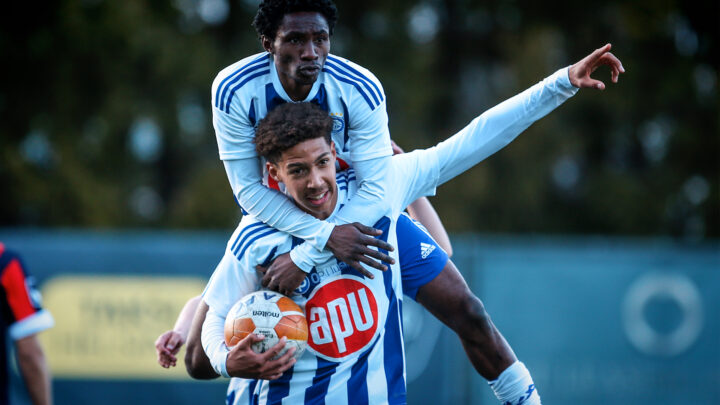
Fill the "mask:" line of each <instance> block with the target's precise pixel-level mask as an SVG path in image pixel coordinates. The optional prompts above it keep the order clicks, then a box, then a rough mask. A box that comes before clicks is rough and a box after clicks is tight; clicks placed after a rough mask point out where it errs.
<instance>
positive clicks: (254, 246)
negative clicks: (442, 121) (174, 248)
mask: <svg viewBox="0 0 720 405" xmlns="http://www.w3.org/2000/svg"><path fill="white" fill-rule="evenodd" d="M609 49H610V45H609V44H608V45H606V46H605V47H603V48H600V49H598V50H596V51H595V52H593V53H592V54H591V55H589V56H588V57H586V58H584V59H583V60H581V61H580V62H578V63H576V64H575V65H573V66H571V67H569V68H564V69H560V70H558V71H557V72H556V73H555V74H553V75H551V76H550V77H548V78H546V79H545V80H543V81H542V82H540V83H538V84H536V85H534V86H532V87H531V88H529V89H528V90H526V91H524V92H522V93H521V94H519V95H517V96H515V97H512V98H511V99H509V100H506V101H505V102H503V103H501V104H499V105H497V106H495V107H493V108H491V109H490V110H488V111H486V112H485V113H483V114H482V115H480V116H479V117H477V118H476V119H474V120H473V121H472V122H471V123H470V124H469V125H468V126H466V127H465V128H464V129H463V130H461V131H460V132H458V133H457V134H455V135H453V136H452V137H451V138H449V139H448V140H446V141H444V142H441V143H440V144H438V145H436V146H434V147H432V148H429V149H426V150H418V151H414V152H411V153H408V154H403V155H400V156H395V157H393V158H392V159H391V161H390V165H389V166H388V169H389V170H388V181H389V182H391V183H392V184H393V187H392V189H390V190H388V193H387V195H386V196H385V197H386V199H387V201H388V203H389V204H390V207H391V212H390V214H389V216H383V217H382V218H381V219H380V220H379V221H377V222H376V223H375V224H374V225H373V226H375V227H377V228H381V229H383V230H384V231H385V232H384V233H383V235H382V238H383V239H386V240H388V241H389V242H391V243H397V244H398V245H399V244H400V241H401V240H402V239H404V238H405V235H404V234H403V233H402V230H401V228H400V226H399V224H400V221H401V219H402V218H403V215H402V214H401V211H402V210H403V209H404V207H405V206H407V205H408V204H409V203H410V202H412V201H413V200H415V199H417V198H418V197H421V196H425V195H432V194H434V193H435V189H436V187H438V186H439V185H441V184H443V183H445V182H447V181H449V180H451V179H452V178H454V177H455V176H457V175H459V174H460V173H462V172H464V171H465V170H467V169H469V168H470V167H472V166H474V165H475V164H477V163H478V162H480V161H482V160H483V159H485V158H486V157H487V156H489V155H491V154H492V153H494V152H496V151H497V150H499V149H501V148H502V147H504V146H505V145H507V144H508V143H510V142H512V140H513V139H515V137H516V136H517V135H518V134H519V133H521V132H522V131H523V130H525V128H527V127H528V126H529V125H531V124H532V123H533V122H534V121H536V120H538V119H540V118H542V117H543V116H544V115H546V114H548V113H549V112H550V111H552V110H553V109H555V108H556V107H557V106H559V105H560V104H562V103H563V102H565V101H566V100H567V99H568V98H570V97H572V96H573V95H574V94H575V93H576V92H577V89H578V88H579V87H591V88H602V87H604V85H603V84H602V83H600V82H598V81H596V80H594V79H591V78H590V73H591V72H593V71H594V70H595V69H596V68H597V67H598V66H599V65H602V64H607V65H610V67H611V69H612V77H613V81H616V80H617V76H618V75H619V73H620V72H622V71H623V68H622V65H621V64H620V61H619V60H617V58H615V57H614V56H613V55H612V54H610V53H609V52H608V51H609ZM330 122H331V118H329V117H328V116H326V115H325V114H323V113H322V112H321V111H320V110H319V109H318V108H317V107H316V106H313V105H312V104H309V103H300V104H288V105H283V106H281V107H278V108H277V109H275V110H274V111H272V112H271V113H270V114H269V115H268V117H266V118H265V119H264V120H262V121H261V122H260V124H259V126H258V129H257V133H256V140H257V141H256V149H257V152H258V153H260V154H262V155H263V156H264V157H265V158H266V159H267V160H268V162H267V163H266V167H267V170H268V173H269V175H270V176H271V177H272V178H273V179H274V180H275V181H277V182H281V183H283V184H284V185H285V186H286V188H287V193H288V195H289V196H291V197H292V200H293V202H294V203H295V205H296V206H297V207H298V208H300V209H301V210H303V211H304V212H307V213H308V214H310V215H313V216H314V217H316V218H320V219H325V218H329V217H331V216H333V215H336V214H337V212H338V210H340V209H342V207H343V205H344V204H347V202H348V201H350V200H352V198H354V197H353V195H354V193H355V192H356V188H357V182H356V181H354V179H351V176H352V174H348V172H347V171H346V172H341V173H337V172H336V170H335V165H334V162H335V159H336V155H337V152H336V150H337V146H336V145H335V144H333V143H331V142H329V141H328V137H327V133H323V132H319V131H327V129H328V128H330ZM288 123H289V124H290V125H288ZM271 156H272V158H271ZM320 197H321V198H320ZM266 228H267V225H264V224H262V223H260V222H258V221H257V220H256V219H254V218H252V217H245V218H243V220H242V222H241V224H240V225H239V226H238V228H237V229H236V231H235V233H234V234H233V236H232V237H231V239H230V240H229V241H228V245H227V249H226V253H225V256H224V257H223V259H222V261H221V262H220V264H219V265H218V267H217V268H216V270H215V272H214V273H213V276H212V277H211V279H210V281H209V283H208V286H207V287H206V289H205V291H204V293H203V300H204V301H205V302H206V303H207V305H208V306H209V308H210V309H209V310H208V312H207V316H206V319H205V322H204V325H203V327H202V345H203V348H204V349H205V352H206V353H207V355H208V358H209V359H210V363H211V364H212V366H213V368H214V369H215V371H216V372H217V373H219V374H222V375H223V376H226V377H228V376H234V377H243V378H247V377H248V368H247V367H248V362H247V358H248V357H249V356H250V357H252V354H251V353H252V351H251V350H250V347H249V345H250V343H251V342H252V341H253V339H255V340H257V339H260V338H259V337H252V335H250V336H248V337H247V338H245V339H244V342H245V343H244V344H243V342H241V344H238V345H236V346H234V347H233V348H228V347H227V346H226V345H225V343H224V327H223V325H224V323H225V314H227V312H228V309H229V308H230V307H231V306H232V305H233V304H234V303H235V302H237V301H238V300H239V299H240V298H242V297H243V296H244V295H246V294H248V293H250V292H252V291H257V290H259V289H260V288H261V284H260V281H261V280H260V277H259V276H258V273H257V272H256V271H255V270H254V268H256V266H258V265H260V266H262V265H265V263H266V262H267V261H269V260H272V259H273V258H274V257H276V256H277V255H278V254H282V252H285V251H287V250H288V249H290V248H291V247H292V246H293V244H294V239H295V238H293V237H291V236H290V235H288V234H283V233H279V232H274V231H266ZM251 232H254V233H257V234H258V236H257V237H255V238H253V239H252V241H250V240H249V238H248V236H249V235H250V233H251ZM243 241H245V242H243ZM390 254H391V255H393V256H394V257H396V258H397V260H396V262H399V263H400V264H393V265H391V267H390V270H389V271H388V272H386V273H384V274H382V277H375V278H370V277H364V276H363V274H361V273H359V272H357V271H356V270H354V269H352V268H350V267H349V266H347V265H345V264H344V263H342V262H340V261H338V260H336V259H332V258H331V259H330V260H329V261H328V262H326V263H323V264H322V265H321V266H318V267H317V268H315V269H313V271H312V272H311V273H310V276H309V277H307V282H305V283H303V285H302V286H301V288H299V289H298V290H296V291H295V294H293V295H292V299H293V300H294V301H295V302H296V303H297V304H298V305H300V306H301V307H304V308H305V312H306V314H307V319H308V327H309V330H310V336H309V338H308V349H307V350H306V351H305V352H304V353H303V355H302V356H301V357H300V358H299V359H298V360H297V362H296V361H295V360H294V359H292V358H291V356H292V351H293V349H290V350H289V351H288V353H286V354H285V355H284V356H282V357H280V358H279V359H277V360H270V361H268V363H272V362H273V361H275V363H273V364H272V367H274V369H273V370H274V371H268V370H263V371H262V372H260V373H257V372H254V373H250V374H251V375H250V377H251V378H252V374H255V375H259V377H255V378H259V379H254V380H248V379H237V378H236V379H233V380H232V382H231V387H230V390H229V395H228V402H229V403H233V404H241V403H248V402H252V401H254V400H259V403H261V404H270V403H281V402H287V403H333V404H350V403H359V404H376V403H378V404H380V403H388V404H404V403H405V402H406V391H405V379H404V369H405V358H404V355H403V341H402V325H401V321H400V317H399V313H400V308H401V302H402V295H403V293H404V292H405V291H404V290H403V288H404V284H405V281H404V280H403V278H402V277H401V275H400V266H402V258H401V257H399V256H398V252H390ZM445 261H446V264H445V267H444V268H443V270H442V272H440V273H439V274H437V275H436V277H434V278H433V279H432V280H431V281H430V282H428V283H425V284H424V285H422V286H421V287H420V291H419V292H418V293H417V300H418V301H419V302H421V303H422V304H423V305H425V306H426V307H427V308H428V309H429V310H430V311H431V312H433V313H434V314H435V315H436V316H437V317H438V318H439V319H440V320H442V321H443V322H445V323H446V324H447V325H448V326H450V327H451V328H452V329H453V330H454V331H455V332H457V333H458V335H459V336H460V338H461V340H462V343H463V345H464V346H465V349H466V351H467V353H468V355H469V357H470V359H471V360H472V362H473V365H474V366H475V367H476V369H477V370H478V372H479V373H480V374H481V375H483V376H484V377H485V378H487V379H488V380H490V385H491V387H492V389H493V391H494V392H495V394H496V396H497V397H498V399H499V400H500V402H501V403H503V404H510V405H519V404H525V405H530V404H533V405H539V404H540V397H539V395H538V393H537V390H536V388H535V384H534V383H533V380H532V378H531V377H530V373H529V372H528V370H527V368H526V367H525V366H524V364H523V363H522V362H520V361H518V359H517V357H516V356H515V354H514V353H513V351H512V349H511V348H510V346H509V345H508V343H507V342H506V341H505V339H504V338H503V336H502V335H501V334H500V332H499V331H498V330H497V328H496V327H495V326H494V325H493V323H492V321H491V320H490V316H489V315H488V313H487V312H486V310H485V308H484V307H483V304H482V302H481V301H480V300H479V299H478V298H477V297H476V296H475V295H474V294H472V292H471V291H470V290H469V288H468V286H467V285H466V284H465V283H464V281H463V279H462V277H461V276H460V274H459V272H458V271H457V269H456V268H455V266H454V265H453V263H452V261H449V260H447V259H445ZM282 345H283V343H282V342H281V343H280V344H278V345H276V347H275V348H274V349H271V350H278V346H282ZM274 353H277V352H276V351H274V352H273V353H272V354H274ZM264 380H270V381H269V382H267V381H264Z"/></svg>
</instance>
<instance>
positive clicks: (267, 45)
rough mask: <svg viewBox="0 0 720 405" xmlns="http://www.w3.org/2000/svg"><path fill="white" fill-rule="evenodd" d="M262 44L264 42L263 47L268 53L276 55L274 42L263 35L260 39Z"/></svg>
mask: <svg viewBox="0 0 720 405" xmlns="http://www.w3.org/2000/svg"><path fill="white" fill-rule="evenodd" d="M260 42H262V47H263V49H265V50H266V51H267V52H270V53H271V54H273V55H275V50H274V49H273V40H272V39H270V38H268V37H266V36H265V35H263V36H262V37H260Z"/></svg>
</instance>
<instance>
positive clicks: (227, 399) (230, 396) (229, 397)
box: [225, 390, 235, 405]
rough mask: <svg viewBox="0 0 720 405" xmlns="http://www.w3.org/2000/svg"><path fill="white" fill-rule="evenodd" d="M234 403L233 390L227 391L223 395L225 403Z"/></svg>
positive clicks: (230, 404)
mask: <svg viewBox="0 0 720 405" xmlns="http://www.w3.org/2000/svg"><path fill="white" fill-rule="evenodd" d="M234 403H235V390H232V391H230V392H228V393H227V395H226V396H225V405H233V404H234Z"/></svg>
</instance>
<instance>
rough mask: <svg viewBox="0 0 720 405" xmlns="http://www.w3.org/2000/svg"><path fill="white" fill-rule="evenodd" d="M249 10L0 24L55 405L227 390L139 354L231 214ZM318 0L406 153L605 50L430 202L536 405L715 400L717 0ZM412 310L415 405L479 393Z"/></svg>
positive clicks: (180, 3) (71, 12)
mask: <svg viewBox="0 0 720 405" xmlns="http://www.w3.org/2000/svg"><path fill="white" fill-rule="evenodd" d="M257 4H258V1H257V0H174V1H152V2H150V1H139V0H137V1H124V2H113V1H103V0H74V1H71V0H62V1H52V2H48V3H47V4H42V5H41V6H40V5H37V4H33V3H23V4H17V7H15V8H14V10H13V11H11V10H5V11H4V12H3V13H2V15H0V21H1V22H2V23H1V24H0V50H2V54H3V60H4V61H5V62H4V63H3V69H2V70H3V71H4V72H5V73H4V74H3V75H0V83H1V84H0V118H1V119H0V197H1V198H0V241H3V242H5V243H6V244H7V245H8V246H9V247H11V248H14V249H16V250H18V251H19V252H20V253H21V254H23V256H24V258H25V262H26V264H27V265H28V267H29V270H30V271H31V272H33V273H34V274H35V275H36V276H37V278H38V279H39V281H40V284H41V287H42V292H43V295H44V297H45V304H46V307H48V308H49V309H50V310H51V311H52V312H53V314H54V316H55V318H56V321H57V325H56V327H55V328H54V329H52V330H50V331H48V332H44V333H43V334H42V335H41V337H42V339H43V343H44V344H45V347H46V351H47V354H48V357H49V361H50V366H51V369H52V370H53V373H54V376H55V385H54V388H55V394H56V396H55V399H56V403H59V404H65V403H68V404H69V403H72V404H79V403H96V402H97V401H98V397H99V396H102V398H103V400H102V402H103V403H111V402H110V401H111V400H115V401H118V402H117V403H125V402H129V401H131V400H132V401H135V402H139V403H149V402H155V401H158V400H172V401H173V402H176V403H220V402H222V398H223V392H224V382H213V383H197V382H192V381H190V380H189V379H188V378H187V377H184V375H183V370H180V369H178V370H174V371H171V372H168V371H167V370H164V369H161V368H160V367H159V366H157V365H156V364H155V363H154V361H155V360H154V349H153V347H152V346H153V342H154V340H155V338H156V337H157V336H158V335H159V334H160V333H161V332H163V331H165V330H167V329H169V328H171V327H172V324H173V323H174V319H175V316H176V315H177V313H178V311H179V310H180V308H181V307H182V305H183V303H184V302H185V300H187V299H188V298H189V297H191V296H192V295H194V294H197V293H199V292H200V291H201V290H202V288H203V286H204V284H205V281H206V280H207V277H208V276H209V275H210V274H211V272H212V270H213V268H214V266H215V264H216V263H217V261H218V260H219V259H220V257H221V256H222V253H223V249H224V244H225V241H226V240H227V238H228V237H229V235H230V233H231V232H232V230H233V229H234V227H235V226H236V224H237V222H238V220H239V218H240V212H239V209H238V207H237V205H236V204H235V201H234V199H233V197H232V193H231V190H230V187H229V184H228V182H227V179H226V176H225V172H224V170H223V167H222V164H221V162H220V160H219V159H218V155H217V145H216V142H215V136H214V133H213V129H212V123H211V111H210V103H209V100H210V85H211V83H212V80H213V78H214V77H215V75H216V74H217V72H218V71H219V70H220V69H222V68H224V67H225V66H227V65H229V64H231V63H233V62H235V61H237V60H239V59H241V58H243V57H245V56H247V55H250V54H254V53H257V52H260V51H261V50H262V49H261V47H260V44H259V41H258V39H257V36H256V34H255V32H254V29H253V28H252V27H251V26H250V23H251V21H252V18H253V16H254V14H255V11H256V9H257ZM336 4H337V6H338V9H339V12H340V19H339V21H338V25H337V27H336V32H335V35H334V36H333V38H332V48H331V52H332V53H334V54H336V55H340V56H344V57H347V58H349V59H351V60H353V61H354V62H356V63H358V64H360V65H362V66H364V67H366V68H368V69H370V70H371V71H372V72H373V73H374V74H375V75H376V76H377V77H378V78H379V79H380V81H381V82H382V83H383V86H384V89H385V93H386V95H387V100H388V115H389V117H390V131H391V134H392V136H393V138H394V140H395V141H396V142H397V143H398V144H399V145H400V146H402V147H403V148H404V149H405V150H411V149H414V148H419V147H428V146H431V145H433V144H435V143H436V142H438V141H440V140H442V139H444V138H446V137H448V136H450V135H452V134H453V133H454V132H455V131H457V130H459V129H460V128H462V127H463V126H464V125H465V124H466V123H467V122H469V121H470V120H471V119H472V118H474V117H475V116H476V115H478V114H479V113H480V112H482V111H484V110H485V109H487V108H489V107H492V106H493V105H495V104H497V103H498V102H500V101H502V100H503V99H505V98H508V97H510V96H512V95H514V94H516V93H518V92H519V91H522V90H523V89H525V88H527V87H529V86H530V85H532V84H534V83H536V82H537V81H539V80H541V79H542V78H544V77H545V76H548V75H549V74H551V73H552V72H554V71H555V70H557V69H558V68H560V67H563V66H567V65H570V64H572V63H574V62H576V61H577V60H579V59H581V58H582V57H584V56H585V55H587V54H588V53H590V52H591V51H592V50H594V49H595V48H598V47H600V46H602V45H603V44H605V43H607V42H610V43H612V45H613V52H614V53H615V55H617V56H618V57H619V58H620V59H621V60H622V62H623V65H624V67H625V68H626V71H627V73H625V74H624V75H622V76H621V77H620V82H619V83H618V84H617V85H613V84H610V82H609V77H610V74H609V71H607V70H602V69H601V70H599V71H598V72H597V73H596V74H595V76H596V77H597V78H600V79H602V80H604V81H605V82H606V84H607V85H608V86H607V89H606V90H605V91H604V92H597V91H589V90H585V91H581V92H580V93H579V94H578V95H577V96H575V97H574V98H573V99H572V100H570V101H569V102H567V103H566V104H565V105H563V106H562V107H561V108H559V109H558V110H556V111H555V112H553V113H552V114H550V115H549V116H548V117H546V118H544V119H543V120H542V121H540V122H538V123H536V124H535V125H533V126H532V127H530V128H529V129H528V130H527V131H526V132H525V133H524V134H523V135H521V136H520V137H519V138H518V139H517V140H516V141H515V142H514V143H512V144H511V145H510V146H508V147H507V148H506V149H504V150H503V151H502V152H500V153H498V154H497V155H496V156H493V157H491V158H489V159H488V160H487V161H486V162H484V163H482V164H480V165H479V166H477V167H476V168H474V169H472V170H470V171H469V172H468V173H466V174H463V175H462V176H460V177H459V178H457V179H455V180H453V181H451V182H450V183H448V184H447V185H444V186H442V187H441V188H439V189H438V195H437V196H436V197H433V198H432V199H431V201H432V202H433V204H434V205H435V207H436V208H437V210H438V212H439V213H440V216H441V218H442V219H443V221H444V223H445V225H446V227H447V229H448V231H449V232H450V234H451V239H452V241H453V243H454V248H455V252H456V256H455V259H456V262H457V263H458V265H459V267H460V269H461V271H462V272H463V274H464V275H465V276H466V278H467V279H468V281H469V283H470V284H471V286H472V287H473V290H474V291H475V292H476V293H477V294H478V296H480V298H481V299H483V300H484V301H485V303H486V305H487V307H488V309H489V311H490V313H491V315H492V316H493V319H494V321H495V323H496V324H497V325H498V327H499V328H500V329H501V331H503V333H504V334H505V335H506V337H507V338H508V340H509V341H510V343H511V344H512V345H513V347H514V348H515V350H516V352H517V353H518V355H519V357H521V358H522V359H523V360H524V361H525V362H526V363H527V364H528V366H529V368H530V370H531V372H532V373H533V375H534V377H535V381H536V383H537V384H538V386H539V388H540V393H541V394H542V396H543V398H544V399H545V400H546V401H547V403H558V404H574V403H588V404H589V403H597V404H607V403H618V404H620V403H636V402H640V401H645V402H654V403H665V404H687V403H693V404H695V403H697V404H713V403H720V367H718V366H717V364H718V362H719V361H720V349H718V347H720V345H718V343H720V325H719V323H720V322H719V321H718V320H719V319H720V310H719V308H720V302H718V294H717V291H720V242H719V240H718V236H720V195H719V192H720V191H719V190H720V187H719V186H720V163H719V162H720V159H719V158H720V128H719V127H720V114H719V111H718V94H719V93H718V85H719V84H718V69H719V66H720V64H719V63H718V59H719V55H720V52H719V50H718V41H719V35H718V22H719V21H720V10H719V6H718V3H717V2H712V1H696V2H680V1H666V2H656V1H635V2H622V1H616V0H612V1H602V2H601V1H585V2H557V3H553V4H548V3H539V2H530V1H520V0H517V1H486V2H479V1H472V0H445V1H440V0H431V1H423V2H418V1H403V0H394V1H392V2H380V1H365V2H350V1H338V2H337V3H336ZM405 301H406V303H407V305H406V306H405V307H406V314H405V316H406V322H405V326H406V328H407V329H406V334H407V336H406V337H407V339H408V348H407V350H408V358H409V364H408V381H409V385H408V389H409V401H410V403H443V402H446V401H451V400H452V401H453V402H455V403H470V402H472V403H487V404H492V403H496V401H495V400H494V399H493V398H492V396H491V394H490V390H489V389H488V388H487V387H486V386H485V383H484V381H482V379H480V378H479V377H477V375H476V374H475V373H474V372H473V370H472V368H471V367H470V366H469V363H468V362H467V360H466V359H465V357H464V355H463V353H462V351H461V350H460V348H459V344H458V340H457V338H455V337H454V336H453V335H452V333H450V332H448V331H447V329H446V328H444V327H442V326H441V325H438V324H437V322H436V321H434V320H433V319H431V318H429V317H428V316H427V314H425V313H424V312H423V311H422V310H421V309H418V308H416V307H414V306H413V305H412V303H410V300H405ZM413 325H416V326H417V325H424V326H422V327H421V328H420V329H417V328H415V329H414V328H413ZM417 330H419V331H420V332H418V331H417ZM413 331H415V332H413ZM424 332H427V333H424ZM423 359H424V360H423ZM437 381H441V382H442V383H441V384H439V386H440V387H441V389H438V388H437V386H438V385H434V384H437ZM15 388H18V387H15ZM15 391H16V392H17V394H15V395H17V397H18V399H17V400H18V401H19V402H20V403H22V402H23V401H24V399H23V394H22V390H21V389H19V388H18V389H16V390H15ZM199 398H200V399H199ZM203 398H204V399H203Z"/></svg>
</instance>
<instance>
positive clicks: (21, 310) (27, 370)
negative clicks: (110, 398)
mask: <svg viewBox="0 0 720 405" xmlns="http://www.w3.org/2000/svg"><path fill="white" fill-rule="evenodd" d="M0 286H1V288H0V294H1V295H2V297H0V314H1V316H2V328H3V331H2V333H1V334H0V335H1V336H2V337H0V344H2V347H3V348H4V347H7V345H6V341H5V339H7V338H8V337H9V338H10V339H11V340H12V341H13V342H14V348H15V353H16V358H17V362H18V366H19V369H20V372H21V374H22V377H23V380H24V381H25V385H26V387H27V389H28V393H29V395H30V398H31V399H32V402H33V404H35V405H41V404H42V405H47V404H51V403H52V394H51V388H50V387H51V386H50V371H49V369H48V367H47V362H46V361H45V354H44V353H43V350H42V346H41V345H40V341H39V340H38V338H37V334H38V332H41V331H43V330H45V329H48V328H50V327H52V326H53V324H54V320H53V317H52V315H50V312H48V311H46V310H44V309H43V308H42V306H41V297H40V292H39V291H38V290H37V289H36V288H35V286H34V278H33V277H32V276H31V275H30V274H29V273H28V272H27V271H26V270H25V267H24V266H23V263H22V260H21V258H20V256H19V255H18V254H17V253H15V252H13V251H10V250H7V249H6V248H5V245H4V244H2V243H1V242H0ZM8 377H9V376H8V353H7V350H5V349H2V350H0V404H8V403H9V400H10V398H9V397H10V396H9V392H8V391H9V378H8Z"/></svg>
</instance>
